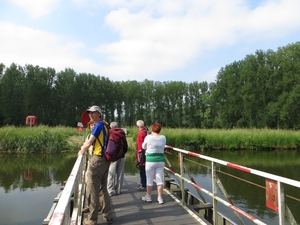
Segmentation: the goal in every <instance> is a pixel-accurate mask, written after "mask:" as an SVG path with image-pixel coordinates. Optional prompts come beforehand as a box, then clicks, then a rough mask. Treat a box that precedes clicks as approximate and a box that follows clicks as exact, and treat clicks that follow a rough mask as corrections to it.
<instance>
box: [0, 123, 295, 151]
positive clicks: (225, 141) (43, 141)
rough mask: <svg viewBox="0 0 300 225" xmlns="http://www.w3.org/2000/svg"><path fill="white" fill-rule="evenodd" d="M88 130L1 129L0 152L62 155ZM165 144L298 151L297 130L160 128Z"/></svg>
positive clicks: (131, 136) (132, 137)
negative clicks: (55, 153) (54, 153)
mask: <svg viewBox="0 0 300 225" xmlns="http://www.w3.org/2000/svg"><path fill="white" fill-rule="evenodd" d="M126 129H127V141H128V145H129V149H132V150H133V151H129V152H128V154H133V155H134V154H135V151H134V150H135V143H136V137H137V134H138V130H137V128H136V127H126ZM88 132H89V131H88V130H87V129H85V132H78V131H77V130H76V128H71V127H63V126H57V127H48V126H44V125H39V126H35V127H32V128H29V127H14V126H5V127H2V128H0V152H3V151H5V152H17V153H31V152H50V153H51V152H65V151H78V150H79V148H80V146H81V144H82V143H83V141H84V139H85V136H86V135H87V133H88ZM161 134H163V135H165V136H166V138H167V145H170V146H173V147H177V148H181V149H185V150H188V151H194V152H197V153H203V152H209V151H224V150H230V151H242V150H251V151H258V150H263V151H272V150H299V149H300V131H292V130H271V129H231V130H222V129H181V128H174V129H173V128H164V127H163V128H162V131H161Z"/></svg>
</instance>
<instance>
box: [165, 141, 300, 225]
mask: <svg viewBox="0 0 300 225" xmlns="http://www.w3.org/2000/svg"><path fill="white" fill-rule="evenodd" d="M166 150H172V151H175V152H177V153H178V158H179V166H180V173H176V172H175V171H174V169H173V167H172V166H171V165H170V163H169V162H168V160H167V159H166V161H167V163H168V164H169V165H168V166H169V168H167V167H165V170H166V171H168V172H170V173H172V174H173V175H175V176H176V177H177V178H176V179H178V180H177V183H179V184H180V188H181V192H182V193H181V196H182V204H185V202H186V199H185V196H186V194H185V191H186V190H185V187H184V182H186V183H188V184H190V185H191V186H193V187H194V188H196V190H197V191H201V192H203V193H205V194H207V195H208V196H210V197H212V201H213V215H212V220H213V224H214V225H218V224H222V223H221V222H220V221H218V219H219V218H220V217H219V216H218V214H219V213H218V202H219V203H221V204H223V205H225V206H226V207H228V208H230V209H231V210H232V211H233V212H234V213H235V214H236V215H241V216H243V217H245V218H247V219H248V220H251V221H252V222H253V223H254V224H259V225H266V223H264V222H262V221H260V220H258V219H257V218H255V217H253V216H252V215H249V214H248V213H246V212H244V211H242V210H241V209H239V208H237V207H236V206H234V205H233V203H232V202H231V200H230V199H227V201H225V200H224V199H222V198H221V197H218V193H217V186H219V187H220V189H221V190H222V189H223V187H222V185H221V183H220V180H219V179H218V177H217V169H216V168H217V165H224V166H227V167H230V168H232V169H235V170H239V171H242V172H245V173H251V174H254V175H257V176H260V177H263V178H265V179H266V184H267V183H268V185H270V186H272V185H274V186H276V189H277V190H276V189H275V190H276V191H277V196H276V197H278V199H277V202H276V203H277V205H276V209H275V211H277V212H278V218H279V221H278V222H279V224H280V225H284V224H286V222H285V216H286V215H287V218H288V219H289V222H290V224H297V223H296V221H295V219H294V218H293V215H292V214H291V212H290V211H289V208H288V207H287V205H286V204H285V194H284V188H283V184H288V185H291V186H294V187H297V188H300V182H299V181H296V180H292V179H288V178H285V177H281V176H277V175H274V174H270V173H266V172H262V171H259V170H255V169H251V168H248V167H244V166H240V165H237V164H234V163H230V162H226V161H223V160H219V159H216V158H212V157H209V156H205V155H200V154H197V153H194V152H191V151H187V150H183V149H179V148H175V147H172V146H166ZM184 155H189V156H192V157H196V158H201V159H204V160H207V161H209V162H210V163H211V178H212V190H211V191H209V190H206V189H204V188H203V187H200V186H199V185H197V184H196V183H195V182H194V181H193V179H191V178H190V179H187V178H185V176H184V174H185V173H186V172H187V171H185V170H184V168H185V164H184ZM224 192H225V196H226V191H225V190H224ZM224 192H223V193H224ZM199 197H200V199H202V202H204V203H205V200H203V197H202V195H201V194H200V196H199ZM223 224H225V223H223ZM242 224H243V222H242Z"/></svg>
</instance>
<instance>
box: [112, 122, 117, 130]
mask: <svg viewBox="0 0 300 225" xmlns="http://www.w3.org/2000/svg"><path fill="white" fill-rule="evenodd" d="M110 128H111V129H114V128H118V123H117V122H115V121H114V122H111V123H110Z"/></svg>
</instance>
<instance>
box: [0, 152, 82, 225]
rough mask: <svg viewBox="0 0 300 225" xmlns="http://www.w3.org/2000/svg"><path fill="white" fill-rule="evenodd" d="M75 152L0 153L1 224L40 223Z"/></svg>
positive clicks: (68, 173) (38, 224)
mask: <svg viewBox="0 0 300 225" xmlns="http://www.w3.org/2000/svg"><path fill="white" fill-rule="evenodd" d="M76 157H77V156H76V155H66V154H55V155H54V154H26V155H23V154H1V155H0V199H1V200H0V225H15V224H18V225H34V224H37V225H40V224H42V221H43V220H44V218H45V217H46V216H47V214H48V212H49V210H50V208H51V205H52V203H53V200H54V198H55V197H56V196H57V194H58V192H59V189H60V186H62V185H63V182H64V181H65V180H66V179H67V178H68V176H69V175H70V171H71V169H72V167H73V165H74V163H75V160H76Z"/></svg>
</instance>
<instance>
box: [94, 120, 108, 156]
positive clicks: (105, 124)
mask: <svg viewBox="0 0 300 225" xmlns="http://www.w3.org/2000/svg"><path fill="white" fill-rule="evenodd" d="M100 123H102V124H103V125H104V127H106V128H107V132H106V129H105V128H104V130H105V132H106V136H107V138H106V146H107V143H108V139H109V130H110V126H109V125H108V124H107V123H106V122H105V121H103V120H101V121H100ZM96 138H97V140H98V141H99V144H100V146H101V148H102V153H103V152H104V151H105V150H104V149H103V145H102V144H101V141H100V140H99V138H98V137H96ZM104 141H105V137H104Z"/></svg>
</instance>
